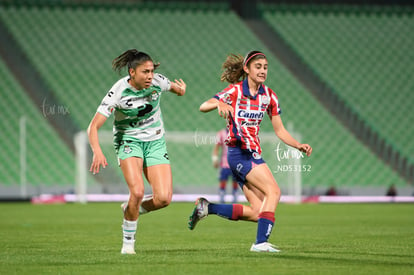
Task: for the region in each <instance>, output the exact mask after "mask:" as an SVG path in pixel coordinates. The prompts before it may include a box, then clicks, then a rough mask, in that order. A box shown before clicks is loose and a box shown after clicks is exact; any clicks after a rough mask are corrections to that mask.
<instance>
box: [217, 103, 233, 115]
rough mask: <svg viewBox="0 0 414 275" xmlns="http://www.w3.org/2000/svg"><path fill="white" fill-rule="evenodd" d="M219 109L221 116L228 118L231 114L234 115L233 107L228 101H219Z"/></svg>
mask: <svg viewBox="0 0 414 275" xmlns="http://www.w3.org/2000/svg"><path fill="white" fill-rule="evenodd" d="M217 110H218V114H219V116H221V117H222V118H225V119H227V118H228V117H230V116H233V117H234V110H233V107H232V106H231V105H229V104H227V103H224V102H222V101H219V102H218V105H217Z"/></svg>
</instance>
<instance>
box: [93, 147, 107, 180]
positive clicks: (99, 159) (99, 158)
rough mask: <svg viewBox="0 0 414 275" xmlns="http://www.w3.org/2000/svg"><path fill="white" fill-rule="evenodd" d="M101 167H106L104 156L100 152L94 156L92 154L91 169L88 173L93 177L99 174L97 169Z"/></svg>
mask: <svg viewBox="0 0 414 275" xmlns="http://www.w3.org/2000/svg"><path fill="white" fill-rule="evenodd" d="M101 166H102V168H105V167H106V166H108V162H107V161H106V158H105V156H104V154H103V153H101V152H100V153H96V154H95V153H94V154H93V159H92V164H91V168H90V169H89V171H90V172H92V174H94V175H95V174H97V173H99V169H100V168H101Z"/></svg>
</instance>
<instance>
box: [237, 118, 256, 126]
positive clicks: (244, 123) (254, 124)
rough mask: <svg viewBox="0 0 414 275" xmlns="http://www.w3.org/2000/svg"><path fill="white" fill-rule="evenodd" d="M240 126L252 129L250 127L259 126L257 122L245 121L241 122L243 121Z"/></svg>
mask: <svg viewBox="0 0 414 275" xmlns="http://www.w3.org/2000/svg"><path fill="white" fill-rule="evenodd" d="M240 125H241V126H245V127H252V126H257V125H259V122H258V121H246V120H243V121H242V122H241V123H240Z"/></svg>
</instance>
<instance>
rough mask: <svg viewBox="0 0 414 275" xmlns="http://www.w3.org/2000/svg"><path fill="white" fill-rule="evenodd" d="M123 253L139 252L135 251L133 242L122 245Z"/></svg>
mask: <svg viewBox="0 0 414 275" xmlns="http://www.w3.org/2000/svg"><path fill="white" fill-rule="evenodd" d="M121 254H137V253H136V252H135V248H134V243H131V244H127V243H124V244H123V245H122V249H121Z"/></svg>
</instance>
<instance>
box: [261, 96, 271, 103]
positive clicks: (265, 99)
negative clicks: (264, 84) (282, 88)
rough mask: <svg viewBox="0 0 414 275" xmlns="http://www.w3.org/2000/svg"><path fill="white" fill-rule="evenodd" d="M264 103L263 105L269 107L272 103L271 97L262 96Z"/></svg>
mask: <svg viewBox="0 0 414 275" xmlns="http://www.w3.org/2000/svg"><path fill="white" fill-rule="evenodd" d="M262 102H263V104H265V105H268V104H269V103H270V97H268V96H267V95H264V96H262Z"/></svg>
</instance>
